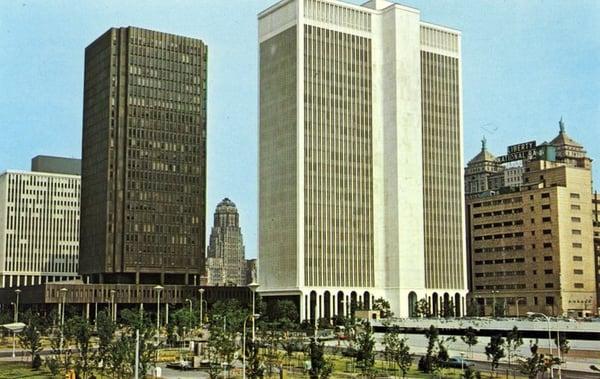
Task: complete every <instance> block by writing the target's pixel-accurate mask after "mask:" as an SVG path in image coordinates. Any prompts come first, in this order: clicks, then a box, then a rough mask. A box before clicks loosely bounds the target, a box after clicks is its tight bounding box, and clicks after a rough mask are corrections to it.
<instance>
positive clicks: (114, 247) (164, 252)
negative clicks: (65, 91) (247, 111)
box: [80, 27, 207, 284]
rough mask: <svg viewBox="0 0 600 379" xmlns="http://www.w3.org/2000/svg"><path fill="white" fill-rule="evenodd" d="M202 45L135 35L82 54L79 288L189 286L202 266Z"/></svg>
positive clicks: (112, 36) (127, 31) (102, 40)
mask: <svg viewBox="0 0 600 379" xmlns="http://www.w3.org/2000/svg"><path fill="white" fill-rule="evenodd" d="M206 59H207V48H206V45H205V44H204V43H203V42H202V41H200V40H197V39H193V38H187V37H181V36H176V35H172V34H166V33H160V32H155V31H151V30H144V29H139V28H134V27H127V28H112V29H110V30H108V31H107V32H106V33H104V34H103V35H102V36H100V37H99V38H98V39H97V40H96V41H94V42H93V43H92V44H90V45H89V46H88V47H87V48H86V50H85V84H84V110H83V152H82V158H83V159H82V178H81V182H82V184H81V191H82V194H81V247H80V250H81V253H80V255H81V257H80V270H81V274H82V275H83V278H84V280H86V281H90V282H97V283H98V282H99V283H141V284H143V283H149V284H150V283H152V284H153V283H163V284H194V282H199V280H200V275H202V273H203V265H204V241H205V209H206V204H205V202H206Z"/></svg>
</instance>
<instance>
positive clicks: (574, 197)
mask: <svg viewBox="0 0 600 379" xmlns="http://www.w3.org/2000/svg"><path fill="white" fill-rule="evenodd" d="M571 199H579V194H578V193H573V192H571Z"/></svg>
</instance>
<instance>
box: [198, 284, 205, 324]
mask: <svg viewBox="0 0 600 379" xmlns="http://www.w3.org/2000/svg"><path fill="white" fill-rule="evenodd" d="M198 292H199V293H200V329H202V323H203V322H204V318H203V316H204V315H203V314H202V310H203V309H202V305H203V304H202V302H203V300H202V295H204V288H200V289H199V290H198Z"/></svg>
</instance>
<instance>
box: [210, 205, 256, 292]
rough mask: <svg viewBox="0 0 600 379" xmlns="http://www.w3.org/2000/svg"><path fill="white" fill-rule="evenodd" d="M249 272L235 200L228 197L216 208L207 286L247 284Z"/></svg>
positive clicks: (211, 235)
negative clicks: (247, 270) (247, 272)
mask: <svg viewBox="0 0 600 379" xmlns="http://www.w3.org/2000/svg"><path fill="white" fill-rule="evenodd" d="M246 269H247V267H246V258H245V251H244V241H243V237H242V230H241V229H240V215H239V213H238V210H237V208H236V206H235V204H234V203H233V201H231V200H229V199H228V198H225V199H223V200H222V201H221V202H220V203H219V204H218V205H217V209H216V210H215V216H214V224H213V227H212V230H211V233H210V242H209V245H208V252H207V255H206V273H207V275H208V285H211V286H217V285H223V286H228V285H234V286H243V285H246V284H248V283H249V282H246Z"/></svg>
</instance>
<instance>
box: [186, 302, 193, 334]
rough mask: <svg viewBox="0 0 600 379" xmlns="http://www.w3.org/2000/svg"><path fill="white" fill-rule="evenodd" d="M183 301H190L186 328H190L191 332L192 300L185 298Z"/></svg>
mask: <svg viewBox="0 0 600 379" xmlns="http://www.w3.org/2000/svg"><path fill="white" fill-rule="evenodd" d="M185 301H186V302H187V303H190V314H189V322H188V328H190V333H191V332H192V300H190V299H185Z"/></svg>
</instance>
